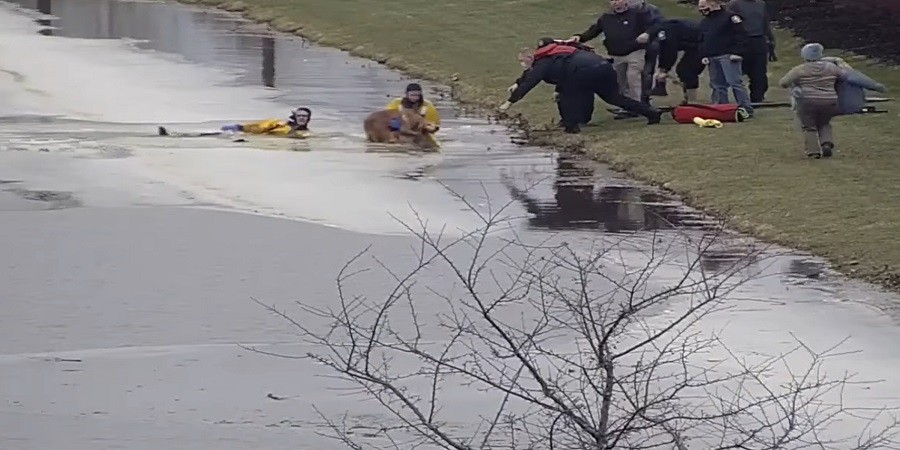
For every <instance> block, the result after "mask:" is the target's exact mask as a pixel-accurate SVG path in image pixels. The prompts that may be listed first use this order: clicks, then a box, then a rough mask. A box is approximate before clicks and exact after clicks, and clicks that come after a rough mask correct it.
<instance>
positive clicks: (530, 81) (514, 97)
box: [507, 62, 550, 103]
mask: <svg viewBox="0 0 900 450" xmlns="http://www.w3.org/2000/svg"><path fill="white" fill-rule="evenodd" d="M549 68H550V66H549V65H548V64H543V63H542V62H538V63H535V64H534V65H533V66H531V68H530V69H528V70H526V71H525V72H524V73H523V74H522V76H521V77H519V80H520V81H521V82H520V83H517V84H518V86H516V89H515V90H514V91H512V93H510V94H509V100H507V101H508V102H510V103H515V102H517V101H519V100H522V98H524V97H525V96H526V95H527V94H528V93H529V92H531V90H532V89H534V88H535V86H537V85H538V84H539V83H540V82H541V81H542V80H543V79H544V75H546V74H547V70H548V69H549Z"/></svg>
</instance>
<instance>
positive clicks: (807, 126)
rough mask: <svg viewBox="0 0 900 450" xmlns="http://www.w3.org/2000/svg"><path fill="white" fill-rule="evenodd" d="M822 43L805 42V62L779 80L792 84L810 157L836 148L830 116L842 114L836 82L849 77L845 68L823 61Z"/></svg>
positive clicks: (827, 152)
mask: <svg viewBox="0 0 900 450" xmlns="http://www.w3.org/2000/svg"><path fill="white" fill-rule="evenodd" d="M824 51H825V49H824V48H823V47H822V45H821V44H818V43H812V44H806V45H804V46H803V48H802V49H801V50H800V56H801V57H802V58H803V61H804V63H803V64H800V65H798V66H796V67H794V68H793V69H791V70H790V71H789V72H788V73H787V74H786V75H785V76H784V77H782V78H781V81H780V82H779V84H780V85H781V87H783V88H791V93H792V96H793V97H794V99H795V100H796V106H797V108H796V112H797V116H798V118H799V119H800V125H801V127H802V129H803V145H804V148H805V150H806V156H808V157H810V158H816V159H818V158H821V157H825V158H829V157H831V155H832V154H833V152H834V136H833V134H832V131H831V119H832V118H834V117H835V116H837V115H839V114H840V108H839V106H838V94H837V90H836V89H835V85H836V84H837V83H838V82H839V81H843V80H846V78H847V75H848V72H847V70H846V69H844V68H842V67H840V66H838V65H837V64H834V63H832V62H829V61H823V60H822V58H823V56H824Z"/></svg>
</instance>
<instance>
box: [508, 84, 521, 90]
mask: <svg viewBox="0 0 900 450" xmlns="http://www.w3.org/2000/svg"><path fill="white" fill-rule="evenodd" d="M517 87H519V84H518V83H513V84H511V85H510V86H509V87H508V88H506V92H512V91H514V90H516V88H517Z"/></svg>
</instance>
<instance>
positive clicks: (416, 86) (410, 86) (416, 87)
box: [406, 83, 422, 92]
mask: <svg viewBox="0 0 900 450" xmlns="http://www.w3.org/2000/svg"><path fill="white" fill-rule="evenodd" d="M411 91H419V92H421V91H422V86H421V85H419V83H409V84H407V85H406V92H411Z"/></svg>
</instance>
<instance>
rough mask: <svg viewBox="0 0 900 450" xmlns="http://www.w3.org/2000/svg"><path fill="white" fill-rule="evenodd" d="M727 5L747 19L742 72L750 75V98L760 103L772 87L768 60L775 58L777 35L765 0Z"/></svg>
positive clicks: (742, 0) (742, 1)
mask: <svg viewBox="0 0 900 450" xmlns="http://www.w3.org/2000/svg"><path fill="white" fill-rule="evenodd" d="M726 8H727V9H728V10H729V11H730V12H731V13H733V14H737V15H738V16H741V19H743V20H744V29H745V30H747V42H746V50H745V51H744V53H743V54H742V55H741V56H743V57H744V60H743V62H742V69H743V70H742V71H743V73H744V75H747V76H748V77H749V78H750V101H752V102H753V103H760V102H763V101H765V99H766V91H768V90H769V76H768V73H767V72H768V63H769V61H775V60H777V58H775V34H774V33H772V24H771V21H770V16H769V11H768V7H767V5H766V2H765V1H763V0H731V1H730V2H728V5H727V6H726Z"/></svg>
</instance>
